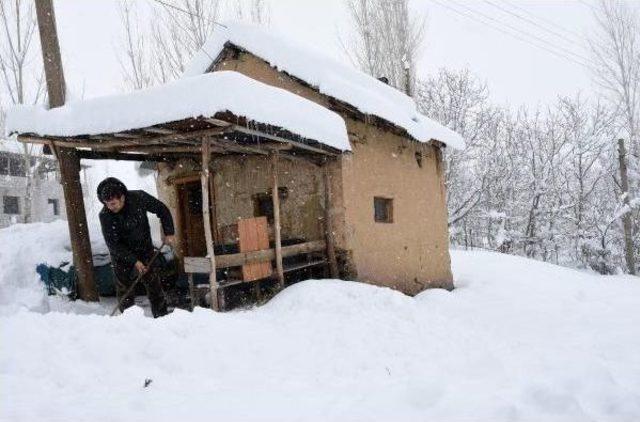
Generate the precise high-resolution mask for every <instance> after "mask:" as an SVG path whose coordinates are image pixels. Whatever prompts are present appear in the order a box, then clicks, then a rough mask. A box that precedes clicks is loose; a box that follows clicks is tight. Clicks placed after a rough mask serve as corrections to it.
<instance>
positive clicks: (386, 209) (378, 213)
mask: <svg viewBox="0 0 640 422" xmlns="http://www.w3.org/2000/svg"><path fill="white" fill-rule="evenodd" d="M373 211H374V219H375V222H376V223H393V199H390V198H380V197H377V196H376V197H374V198H373Z"/></svg>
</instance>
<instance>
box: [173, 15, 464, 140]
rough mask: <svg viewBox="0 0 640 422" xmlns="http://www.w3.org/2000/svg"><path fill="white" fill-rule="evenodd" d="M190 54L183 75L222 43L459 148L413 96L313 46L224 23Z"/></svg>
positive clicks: (194, 71)
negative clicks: (189, 60) (421, 109)
mask: <svg viewBox="0 0 640 422" xmlns="http://www.w3.org/2000/svg"><path fill="white" fill-rule="evenodd" d="M225 25H226V28H223V27H217V28H216V29H215V31H214V34H213V35H212V36H211V38H209V40H207V42H206V43H205V44H204V46H203V47H202V48H201V49H200V50H199V51H198V52H197V53H196V54H195V56H194V57H193V59H192V61H191V63H190V64H189V65H188V66H187V70H186V71H185V72H184V75H183V77H192V76H196V75H201V74H203V73H205V72H206V71H207V70H209V68H210V67H211V65H212V64H213V62H214V61H215V60H216V58H217V57H218V55H219V54H220V53H221V52H222V50H223V49H224V47H225V45H226V44H227V43H230V44H233V45H235V46H237V47H240V48H242V49H243V50H246V51H249V52H251V53H252V54H254V55H256V56H258V57H260V58H262V59H263V60H265V61H267V62H268V63H269V64H271V66H273V67H275V68H276V69H278V70H280V71H285V72H287V73H288V74H290V75H292V76H295V77H296V78H299V79H301V80H303V81H305V82H306V83H308V84H309V85H311V86H313V87H315V88H316V89H317V90H318V91H319V92H320V93H322V94H325V95H328V96H330V97H333V98H336V99H338V100H340V101H343V102H345V103H348V104H350V105H352V106H353V107H355V108H357V109H358V110H359V111H361V112H362V113H365V114H372V115H375V116H378V117H380V118H382V119H384V120H387V121H389V122H391V123H393V124H395V125H396V126H399V127H401V128H403V129H405V130H406V131H407V133H409V135H410V136H412V137H413V138H415V139H416V140H418V141H421V142H428V141H430V140H432V139H435V140H438V141H440V142H443V143H445V144H447V145H449V146H451V147H453V148H456V149H459V148H464V140H463V139H462V137H461V136H460V135H459V134H458V133H456V132H454V131H452V130H451V129H449V128H447V127H445V126H443V125H441V124H439V123H437V122H436V121H434V120H431V119H429V118H428V117H426V116H423V115H422V114H420V113H419V112H418V110H417V108H416V104H415V102H414V101H413V99H412V98H410V97H409V96H407V95H405V94H404V93H402V92H400V91H398V90H397V89H395V88H393V87H391V86H389V85H387V84H385V83H383V82H380V81H378V80H377V79H375V78H373V77H371V76H369V75H367V74H366V73H364V72H361V71H359V70H357V69H355V68H353V67H351V66H347V65H345V64H342V63H340V62H338V61H336V60H335V59H333V58H331V57H329V56H327V55H326V54H324V53H322V52H319V51H317V50H315V51H314V48H313V47H310V46H305V45H302V44H300V43H298V42H296V41H293V40H290V39H286V38H284V37H281V36H277V35H274V33H273V32H274V31H273V29H272V28H269V30H268V31H267V30H265V29H263V28H260V27H256V26H253V25H248V24H242V23H225Z"/></svg>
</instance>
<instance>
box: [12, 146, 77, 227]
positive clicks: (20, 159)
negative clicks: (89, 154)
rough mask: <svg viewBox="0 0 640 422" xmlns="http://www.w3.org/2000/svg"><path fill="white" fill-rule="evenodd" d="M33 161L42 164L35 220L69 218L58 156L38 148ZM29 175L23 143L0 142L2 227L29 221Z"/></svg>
mask: <svg viewBox="0 0 640 422" xmlns="http://www.w3.org/2000/svg"><path fill="white" fill-rule="evenodd" d="M36 161H37V163H36ZM31 163H32V165H37V166H38V170H37V171H36V174H35V177H34V181H33V190H32V195H31V222H49V221H53V220H57V219H65V218H66V213H65V207H64V195H63V192H62V185H61V184H60V177H59V173H58V164H57V161H56V159H55V158H54V157H53V156H45V155H42V152H41V150H40V149H38V150H35V152H34V154H33V157H32V158H31ZM26 175H27V169H26V166H25V162H24V155H23V152H22V145H21V144H20V143H18V142H16V141H7V140H2V141H0V228H1V227H7V226H9V225H11V224H15V223H24V222H25V210H26V200H27V199H26V196H27V195H26V193H27V192H26V188H27V176H26Z"/></svg>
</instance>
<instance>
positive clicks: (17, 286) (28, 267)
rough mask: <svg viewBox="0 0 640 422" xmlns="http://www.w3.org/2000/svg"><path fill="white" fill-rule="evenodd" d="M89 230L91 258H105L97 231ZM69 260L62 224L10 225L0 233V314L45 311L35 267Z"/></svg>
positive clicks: (66, 231)
mask: <svg viewBox="0 0 640 422" xmlns="http://www.w3.org/2000/svg"><path fill="white" fill-rule="evenodd" d="M91 226H92V227H91V229H90V232H91V234H90V236H91V248H92V251H93V253H94V256H95V255H100V254H107V253H108V250H107V247H106V245H105V243H104V240H103V239H102V234H100V232H99V228H98V227H95V225H91ZM72 260H73V259H72V253H71V243H70V241H69V228H68V226H67V222H66V221H64V220H58V221H54V222H51V223H31V224H14V225H12V226H9V227H7V228H4V229H0V314H11V313H14V312H16V311H17V310H19V309H22V308H24V309H29V310H33V311H39V312H46V311H48V310H49V309H50V307H49V304H50V302H49V298H47V295H46V292H45V289H44V285H43V284H42V282H41V281H40V278H39V276H38V274H37V273H36V266H37V265H38V264H46V265H49V266H53V267H57V266H60V265H61V264H63V263H65V262H71V261H72ZM107 262H108V261H107Z"/></svg>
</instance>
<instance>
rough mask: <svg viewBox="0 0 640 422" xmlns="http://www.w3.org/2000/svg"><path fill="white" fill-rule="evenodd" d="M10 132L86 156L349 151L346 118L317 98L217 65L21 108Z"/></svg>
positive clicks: (153, 157)
mask: <svg viewBox="0 0 640 422" xmlns="http://www.w3.org/2000/svg"><path fill="white" fill-rule="evenodd" d="M6 127H7V132H8V134H17V135H18V140H20V141H22V142H30V143H41V144H48V145H50V146H57V147H64V148H73V149H75V150H76V151H77V154H78V156H79V158H93V159H100V158H105V159H117V160H135V161H167V160H174V159H176V158H181V157H184V156H190V155H192V154H194V153H198V152H200V148H201V142H202V138H203V137H208V138H210V144H211V145H210V148H211V152H212V153H220V154H267V153H268V152H269V151H272V150H274V149H278V150H285V151H287V152H288V153H290V154H293V155H302V156H307V157H310V158H312V157H313V156H316V157H317V156H332V155H338V154H340V153H341V152H343V151H349V150H350V149H351V148H350V145H349V141H348V136H347V130H346V126H345V122H344V120H343V119H342V117H340V116H339V115H338V114H336V113H334V112H332V111H330V110H328V109H326V108H324V107H322V106H321V105H318V104H316V103H314V102H312V101H309V100H307V99H305V98H302V97H300V96H298V95H295V94H292V93H290V92H288V91H285V90H283V89H279V88H275V87H272V86H269V85H266V84H264V83H261V82H258V81H256V80H254V79H251V78H248V77H246V76H244V75H242V74H240V73H236V72H229V71H226V72H213V73H207V74H204V75H199V76H195V77H191V78H184V79H181V80H178V81H175V82H172V83H169V84H166V85H163V86H160V87H156V88H151V89H147V90H141V91H134V92H132V93H129V94H125V95H116V96H109V97H101V98H95V99H89V100H85V101H80V102H72V103H69V104H67V105H64V106H63V107H59V108H55V109H51V110H47V109H44V108H42V107H18V108H14V109H13V110H11V111H10V112H9V113H8V115H7V125H6Z"/></svg>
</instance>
